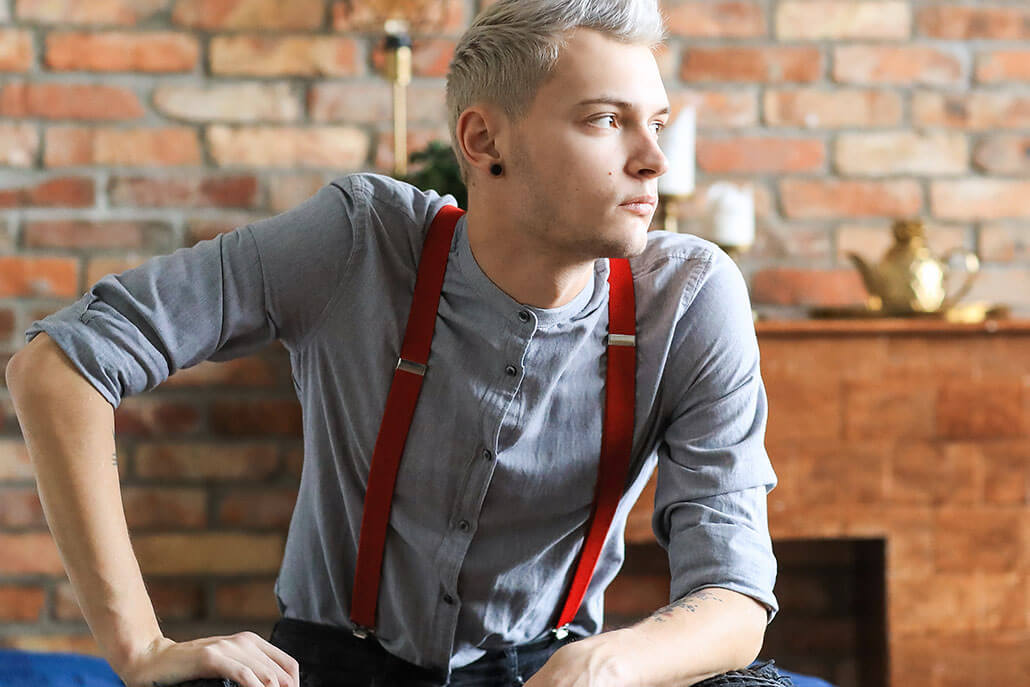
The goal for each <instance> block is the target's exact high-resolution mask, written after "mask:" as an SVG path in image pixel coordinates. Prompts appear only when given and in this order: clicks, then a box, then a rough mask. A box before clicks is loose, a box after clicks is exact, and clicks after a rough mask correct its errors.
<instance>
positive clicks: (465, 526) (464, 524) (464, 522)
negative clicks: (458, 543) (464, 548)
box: [458, 520, 472, 532]
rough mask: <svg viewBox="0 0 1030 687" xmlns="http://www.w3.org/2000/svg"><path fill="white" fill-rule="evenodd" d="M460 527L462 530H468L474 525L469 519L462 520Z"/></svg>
mask: <svg viewBox="0 0 1030 687" xmlns="http://www.w3.org/2000/svg"><path fill="white" fill-rule="evenodd" d="M458 529H459V530H461V531H462V532H468V531H469V530H470V529H472V525H470V524H469V521H468V520H462V521H461V522H459V523H458Z"/></svg>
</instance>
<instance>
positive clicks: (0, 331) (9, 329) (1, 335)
mask: <svg viewBox="0 0 1030 687" xmlns="http://www.w3.org/2000/svg"><path fill="white" fill-rule="evenodd" d="M13 335H14V310H13V309H12V308H10V307H2V308H0V341H3V340H5V339H10V338H11V337H12V336H13ZM6 365H7V363H6V358H0V368H3V367H6ZM0 377H2V376H0ZM4 386H6V384H5V383H4V380H3V379H2V378H0V387H4Z"/></svg>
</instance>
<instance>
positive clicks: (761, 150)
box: [697, 137, 826, 174]
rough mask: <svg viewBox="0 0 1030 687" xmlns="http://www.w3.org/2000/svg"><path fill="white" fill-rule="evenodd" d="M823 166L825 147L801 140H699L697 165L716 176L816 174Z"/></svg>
mask: <svg viewBox="0 0 1030 687" xmlns="http://www.w3.org/2000/svg"><path fill="white" fill-rule="evenodd" d="M825 164H826V146H825V144H824V143H823V142H822V141H820V140H816V139H803V138H754V137H748V138H720V139H712V138H702V139H701V140H699V141H698V142H697V166H698V168H699V169H701V170H703V171H705V172H710V173H713V174H717V173H728V172H817V171H820V170H822V169H823V168H824V167H825Z"/></svg>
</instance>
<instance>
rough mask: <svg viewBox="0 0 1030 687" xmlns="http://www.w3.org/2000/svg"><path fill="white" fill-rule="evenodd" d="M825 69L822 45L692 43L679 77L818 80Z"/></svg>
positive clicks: (766, 80)
mask: <svg viewBox="0 0 1030 687" xmlns="http://www.w3.org/2000/svg"><path fill="white" fill-rule="evenodd" d="M822 72H823V57H822V52H821V51H820V50H819V48H810V47H778V46H777V47H690V48H687V49H686V50H685V51H684V58H683V64H682V66H681V68H680V78H681V79H683V80H684V81H689V82H699V81H700V82H704V81H754V82H759V83H785V82H809V81H818V80H819V78H820V77H821V76H822Z"/></svg>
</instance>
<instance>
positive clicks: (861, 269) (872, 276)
mask: <svg viewBox="0 0 1030 687" xmlns="http://www.w3.org/2000/svg"><path fill="white" fill-rule="evenodd" d="M848 258H850V259H851V262H852V264H853V265H854V266H855V268H856V269H858V273H859V274H860V275H861V276H862V283H863V284H865V289H866V291H868V292H869V295H870V296H877V297H881V298H882V297H883V280H882V279H881V278H880V274H879V273H878V272H877V271H876V270H875V269H874V268H873V267H872V266H871V265H870V264H869V263H867V262H866V261H865V260H863V259H862V258H861V257H860V256H859V255H856V254H855V253H848Z"/></svg>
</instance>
